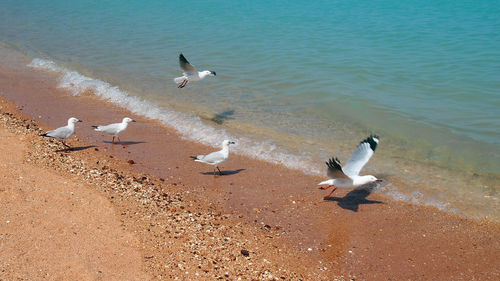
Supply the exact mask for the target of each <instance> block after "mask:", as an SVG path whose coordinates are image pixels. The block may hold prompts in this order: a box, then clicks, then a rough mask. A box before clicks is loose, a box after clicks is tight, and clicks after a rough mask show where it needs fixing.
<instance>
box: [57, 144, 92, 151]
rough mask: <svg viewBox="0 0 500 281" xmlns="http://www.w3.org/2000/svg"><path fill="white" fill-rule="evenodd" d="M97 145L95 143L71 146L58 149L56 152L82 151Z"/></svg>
mask: <svg viewBox="0 0 500 281" xmlns="http://www.w3.org/2000/svg"><path fill="white" fill-rule="evenodd" d="M93 147H96V146H95V145H87V146H77V147H70V148H65V149H58V150H56V151H55V152H71V151H81V150H85V149H89V148H93Z"/></svg>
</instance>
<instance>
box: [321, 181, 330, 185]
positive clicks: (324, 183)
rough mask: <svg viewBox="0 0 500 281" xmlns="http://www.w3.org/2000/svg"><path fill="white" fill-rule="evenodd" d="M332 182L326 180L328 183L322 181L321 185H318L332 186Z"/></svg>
mask: <svg viewBox="0 0 500 281" xmlns="http://www.w3.org/2000/svg"><path fill="white" fill-rule="evenodd" d="M331 184H332V183H331V180H326V181H322V182H320V183H318V185H331Z"/></svg>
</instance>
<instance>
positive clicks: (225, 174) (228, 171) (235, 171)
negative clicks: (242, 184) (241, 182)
mask: <svg viewBox="0 0 500 281" xmlns="http://www.w3.org/2000/svg"><path fill="white" fill-rule="evenodd" d="M243 171H245V169H237V170H226V171H221V172H222V176H230V175H236V174H238V173H240V172H243ZM200 174H202V175H205V176H213V175H214V172H201V173H200ZM215 175H216V176H220V175H219V171H215Z"/></svg>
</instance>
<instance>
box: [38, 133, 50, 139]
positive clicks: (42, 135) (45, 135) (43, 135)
mask: <svg viewBox="0 0 500 281" xmlns="http://www.w3.org/2000/svg"><path fill="white" fill-rule="evenodd" d="M40 136H41V137H46V138H48V137H49V136H47V133H44V134H41V135H40Z"/></svg>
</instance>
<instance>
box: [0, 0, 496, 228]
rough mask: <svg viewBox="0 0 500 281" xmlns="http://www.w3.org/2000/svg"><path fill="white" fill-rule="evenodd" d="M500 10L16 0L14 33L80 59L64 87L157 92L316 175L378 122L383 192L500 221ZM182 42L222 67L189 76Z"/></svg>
mask: <svg viewBox="0 0 500 281" xmlns="http://www.w3.org/2000/svg"><path fill="white" fill-rule="evenodd" d="M499 15H500V1H487V0H480V1H466V2H465V1H462V2H461V3H457V1H291V3H290V2H289V1H248V2H244V3H239V2H236V1H210V2H207V1H178V2H177V1H176V2H174V1H46V2H44V1H9V0H3V1H1V2H0V42H3V43H4V45H8V46H9V47H10V48H14V49H17V50H19V51H21V52H23V53H26V54H28V55H29V56H31V57H33V58H34V59H35V58H41V59H43V61H38V64H37V65H38V66H39V67H42V68H43V67H45V68H46V69H52V70H54V69H55V70H56V71H60V72H62V73H66V74H68V73H71V71H76V74H75V73H73V75H65V76H64V77H63V79H62V82H61V83H62V84H64V83H66V84H64V85H66V86H68V85H75V84H77V85H79V87H93V89H94V90H96V91H107V92H108V93H107V94H106V95H104V96H106V97H108V98H109V97H110V96H113V93H114V97H115V98H116V99H115V102H119V103H120V102H121V103H122V105H124V106H126V107H129V108H131V107H132V109H134V108H135V110H136V111H138V112H141V110H142V109H141V108H143V107H141V106H143V105H141V104H140V101H142V100H143V99H144V100H145V101H146V102H147V103H148V110H147V112H151V110H150V106H151V105H154V106H156V107H155V110H157V111H155V112H158V114H159V115H158V118H159V119H161V117H160V115H161V114H160V113H162V112H163V111H162V110H164V111H165V112H169V113H171V114H174V115H175V118H177V119H175V118H173V117H172V118H173V119H172V118H171V117H168V118H167V119H168V120H170V121H169V122H170V123H169V122H166V123H168V124H169V125H172V124H174V123H175V124H174V127H178V129H179V128H180V130H185V131H182V132H181V133H183V134H184V135H186V136H187V137H189V138H191V139H194V140H198V141H200V142H205V143H210V144H216V143H217V142H218V141H219V140H220V138H222V137H226V136H227V135H230V136H231V137H234V138H239V139H240V140H241V143H242V144H245V145H246V147H247V149H245V147H243V146H241V147H240V148H239V150H240V152H241V153H244V154H247V155H250V156H254V157H258V158H262V159H264V160H268V161H274V162H282V163H285V164H286V165H288V166H289V167H292V168H301V167H302V169H303V170H305V172H308V173H313V174H314V173H323V172H324V167H323V166H324V165H323V164H322V163H323V162H322V161H323V160H324V159H326V158H327V157H329V156H331V155H333V154H336V155H338V156H339V157H340V158H341V159H343V160H344V161H346V160H347V158H348V157H349V155H350V152H351V151H352V150H353V149H354V146H355V145H356V143H357V142H359V141H360V140H361V139H362V138H363V137H366V135H367V134H369V133H377V134H379V135H381V145H380V148H379V149H380V150H379V151H377V153H376V154H375V157H374V159H373V161H371V162H370V163H369V165H368V167H367V172H373V173H375V174H376V173H379V174H383V175H385V176H386V177H387V178H388V179H391V178H392V179H394V180H393V181H391V180H389V181H388V183H387V184H385V185H384V186H382V187H381V191H380V192H385V193H387V194H388V195H389V196H392V197H394V198H397V199H401V200H411V201H415V202H417V203H423V204H433V205H436V206H438V207H442V208H443V209H448V210H459V211H460V210H462V211H463V212H464V213H468V214H472V215H476V216H490V217H497V218H498V217H500V214H499V210H500V206H499V202H498V189H499V184H498V183H499V175H500V17H499ZM180 52H182V53H184V55H185V56H186V57H187V58H188V60H190V61H191V63H193V64H194V65H195V66H197V67H198V68H199V69H200V70H203V69H209V70H213V71H216V72H217V77H216V78H209V79H207V80H206V81H203V82H200V83H192V84H189V85H188V87H186V88H185V89H182V90H179V89H177V88H176V87H175V84H174V82H173V80H172V79H173V78H174V77H176V76H179V74H180V71H179V69H178V61H177V57H178V54H179V53H180ZM51 62H55V63H56V67H54V66H53V65H51ZM48 65H51V66H50V67H49V66H48ZM78 75H80V76H78ZM82 76H84V77H88V78H92V79H94V80H95V81H99V83H101V82H106V83H108V86H109V87H108V88H106V87H104V88H103V87H100V88H98V87H96V86H95V85H96V84H95V83H94V84H92V83H88V81H87V82H85V81H83V80H85V79H83V80H82V79H81V78H82ZM87 80H88V79H87ZM95 81H94V82H95ZM76 82H81V83H80V84H78V83H76ZM89 85H90V86H89ZM92 85H93V86H92ZM101 86H102V85H101ZM115 86H116V87H119V89H120V91H121V93H126V95H129V96H132V97H138V98H139V99H138V100H137V102H136V103H130V102H123V100H120V99H123V98H124V97H123V96H120V95H119V94H118V96H119V97H118V96H117V94H116V93H115V92H113V91H112V90H113V89H114V90H117V91H118V89H116V88H113V87H115ZM68 87H70V86H68ZM75 92H78V89H75ZM111 92H113V93H111ZM172 112H173V113H172ZM143 113H144V112H143ZM163 113H164V112H163ZM176 114H177V115H176ZM169 116H170V115H169ZM215 116H217V117H218V118H214V117H215ZM152 117H155V116H152ZM198 121H199V122H198ZM214 121H215V122H214ZM181 127H182V128H181ZM187 127H189V129H186V128H187ZM196 132H198V133H196ZM199 132H203V133H199ZM252 146H256V147H258V149H249V148H248V147H252ZM270 150H272V151H274V152H275V153H274V154H272V155H267V154H266V151H270ZM256 151H257V152H256ZM252 154H254V155H252ZM292 162H295V164H294V163H292ZM304 167H305V168H304ZM396 182H398V184H395V183H396ZM402 183H404V184H402ZM464 210H468V211H464Z"/></svg>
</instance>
